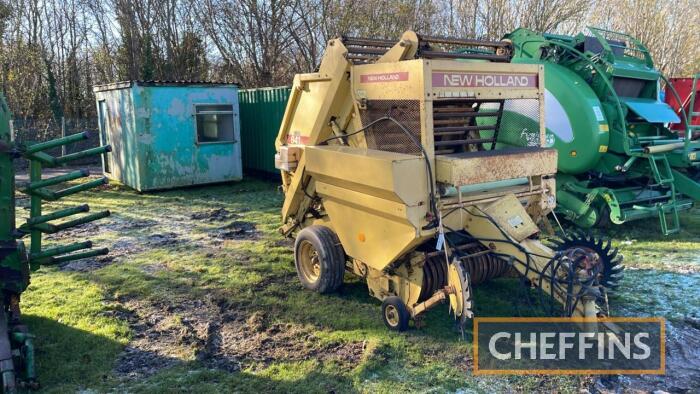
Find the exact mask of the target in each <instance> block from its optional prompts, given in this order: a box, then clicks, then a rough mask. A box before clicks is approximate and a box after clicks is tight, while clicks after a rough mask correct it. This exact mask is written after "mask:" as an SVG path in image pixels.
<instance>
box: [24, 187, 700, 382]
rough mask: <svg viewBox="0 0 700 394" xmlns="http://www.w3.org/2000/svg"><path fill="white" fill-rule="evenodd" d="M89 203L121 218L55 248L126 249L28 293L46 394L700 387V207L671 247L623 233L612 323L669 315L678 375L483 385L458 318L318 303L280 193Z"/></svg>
mask: <svg viewBox="0 0 700 394" xmlns="http://www.w3.org/2000/svg"><path fill="white" fill-rule="evenodd" d="M78 202H88V203H89V204H90V205H91V207H92V209H93V210H99V209H110V210H111V211H112V212H113V216H112V217H110V218H108V219H105V220H102V221H100V222H97V223H93V224H89V225H85V226H83V227H80V228H77V229H74V230H72V231H69V232H65V233H61V234H60V236H59V237H54V238H51V239H49V241H48V244H51V243H53V242H62V243H65V242H68V241H69V240H73V239H81V240H82V239H85V238H89V239H92V240H93V241H94V242H95V244H96V245H98V246H108V247H110V249H111V251H112V252H111V254H110V255H109V256H106V257H101V258H97V259H93V260H88V261H79V262H73V263H70V264H68V265H65V266H62V267H46V268H43V269H42V270H40V271H39V272H37V273H35V274H34V276H33V281H32V285H31V287H30V289H29V291H28V292H27V293H25V294H24V296H23V299H22V305H23V308H24V309H23V312H24V314H25V316H26V318H25V319H26V321H27V323H28V324H29V326H30V327H31V329H32V331H33V332H34V333H35V334H36V335H37V337H38V339H37V348H38V354H37V363H38V365H37V367H38V371H39V376H40V381H41V383H42V387H43V390H44V391H45V392H51V393H54V392H55V393H63V392H76V391H77V392H82V393H88V392H134V393H140V392H148V393H151V392H198V393H201V392H232V391H239V392H269V391H271V390H276V391H283V392H304V393H307V392H319V393H320V392H324V393H328V392H398V391H415V392H460V393H466V392H484V393H487V392H530V391H541V392H564V393H565V392H572V393H574V392H576V393H578V392H580V391H581V390H582V389H586V390H589V391H592V392H595V391H596V390H598V391H605V390H615V387H622V388H627V389H630V388H638V389H647V390H651V389H654V388H661V389H666V390H668V391H674V390H675V389H678V390H685V389H688V388H690V389H693V387H694V389H699V388H698V387H697V386H692V385H693V384H696V385H697V384H698V382H699V381H700V368H699V367H698V357H697V356H698V353H697V350H695V351H693V350H691V351H690V353H688V354H686V353H687V352H684V351H682V350H683V349H684V346H686V345H687V346H689V347H690V348H692V347H693V346H694V347H695V349H698V348H700V346H697V345H698V343H697V342H698V338H700V330H698V329H697V325H695V326H694V325H693V324H696V323H697V318H698V316H697V315H695V314H697V313H699V311H700V253H699V252H700V243H699V242H698V241H699V240H700V211H697V210H695V211H692V212H691V213H689V214H685V215H683V228H684V230H683V232H681V233H680V234H677V235H675V236H672V237H662V236H661V235H660V234H659V232H658V224H657V223H656V221H654V220H652V221H645V222H638V223H633V224H630V225H626V226H623V227H620V228H616V229H614V230H611V232H610V234H609V235H610V236H611V237H612V238H613V240H614V244H615V245H616V246H618V247H619V248H620V249H621V250H622V253H623V254H624V255H625V262H626V266H627V267H628V269H627V271H626V276H625V279H624V281H623V285H622V288H621V292H620V294H619V295H618V296H617V297H616V298H615V299H614V300H613V302H612V307H613V311H614V312H613V314H615V315H634V316H664V317H666V318H668V319H669V325H670V331H669V332H670V334H671V337H670V339H669V340H670V341H675V342H673V343H675V344H676V345H673V344H672V343H670V344H669V368H672V369H673V371H674V372H673V374H671V376H667V377H631V378H614V377H613V378H606V379H602V380H601V379H596V378H594V377H544V376H529V377H515V376H508V377H476V376H473V375H472V373H471V363H472V356H471V343H470V342H471V332H470V331H469V330H468V331H467V332H466V338H465V339H462V338H461V336H460V334H459V332H458V330H457V329H456V328H455V325H454V322H453V320H452V319H451V318H450V317H448V311H447V307H446V306H444V305H443V306H440V307H438V308H436V309H434V310H432V311H431V312H429V314H428V316H427V318H426V320H425V321H426V326H425V327H423V328H421V329H412V330H409V331H408V332H407V333H402V334H396V333H392V332H389V331H387V330H386V329H385V327H384V326H383V324H382V320H381V318H380V313H379V311H380V308H379V305H380V303H379V302H378V301H377V300H375V299H373V298H371V297H370V296H369V295H368V294H367V289H366V286H365V285H364V283H362V282H360V281H358V280H355V279H353V278H351V277H350V276H346V284H345V286H344V287H343V289H342V291H341V292H340V293H338V294H334V295H330V296H322V295H318V294H314V293H311V292H308V291H305V290H304V289H302V287H301V285H300V284H299V282H298V280H297V278H296V274H295V271H294V266H293V255H292V244H291V242H290V241H288V240H284V239H282V238H281V237H280V236H279V234H278V233H277V231H276V229H277V227H278V225H279V209H280V206H281V202H282V195H281V192H279V191H278V190H277V184H274V183H268V182H262V181H244V182H241V183H236V184H228V185H219V186H211V187H206V188H193V189H186V190H175V191H168V192H162V193H154V194H137V193H135V192H133V191H131V190H129V189H126V188H123V187H120V186H108V187H105V188H104V189H103V190H100V191H98V192H91V193H83V194H79V195H77V196H73V197H72V198H69V199H66V200H65V201H63V200H62V201H61V204H60V206H64V205H65V206H67V205H75V204H76V203H78ZM19 203H20V204H24V205H26V204H27V203H28V201H26V200H20V201H19ZM58 206H59V205H58V204H55V205H54V207H58ZM47 210H50V208H49V209H47ZM21 213H22V214H23V213H24V211H22V212H21ZM518 291H519V289H518V284H517V281H516V280H514V279H499V280H496V281H493V282H491V283H488V284H485V285H482V286H479V287H478V288H476V289H475V293H476V314H477V315H479V316H512V315H515V314H517V309H518V305H517V303H516V301H515V299H516V298H517V297H516V296H517V292H518ZM673 346H678V348H677V349H676V348H674V347H673ZM674 349H675V350H674ZM679 349H680V350H679ZM674 352H675V353H674ZM671 358H673V359H671ZM693 382H694V383H693ZM611 387H612V388H611ZM699 390H700V389H699Z"/></svg>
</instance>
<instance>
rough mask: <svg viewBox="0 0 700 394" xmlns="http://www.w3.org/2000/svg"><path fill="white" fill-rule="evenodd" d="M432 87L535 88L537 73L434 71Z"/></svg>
mask: <svg viewBox="0 0 700 394" xmlns="http://www.w3.org/2000/svg"><path fill="white" fill-rule="evenodd" d="M433 87H436V88H451V87H468V88H528V89H529V88H537V74H484V73H459V72H434V73H433Z"/></svg>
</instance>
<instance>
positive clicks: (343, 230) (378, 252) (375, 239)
mask: <svg viewBox="0 0 700 394" xmlns="http://www.w3.org/2000/svg"><path fill="white" fill-rule="evenodd" d="M323 206H324V208H325V209H326V213H327V214H328V217H330V219H331V222H332V223H333V229H334V230H335V232H336V233H337V234H338V238H340V243H341V244H342V245H343V248H344V249H345V253H347V254H348V255H349V256H352V257H354V258H356V259H358V260H361V261H362V262H364V263H365V264H367V265H368V266H369V267H371V268H374V269H376V270H383V269H384V268H386V267H387V266H388V265H389V264H390V263H391V262H393V261H394V260H396V259H397V258H398V257H400V256H402V255H403V254H404V253H406V252H408V251H410V250H411V249H413V248H415V247H416V246H418V245H419V244H421V243H422V242H423V240H424V239H426V238H421V237H420V236H419V230H418V229H416V228H415V227H414V226H413V225H411V224H410V223H409V222H408V221H406V220H404V221H401V220H398V219H397V218H396V217H391V216H388V215H386V214H385V213H382V214H380V213H379V212H378V211H376V210H369V209H367V207H361V206H358V205H357V204H354V203H352V202H349V201H347V200H341V199H336V198H325V199H324V201H323Z"/></svg>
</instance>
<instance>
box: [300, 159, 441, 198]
mask: <svg viewBox="0 0 700 394" xmlns="http://www.w3.org/2000/svg"><path fill="white" fill-rule="evenodd" d="M305 157H306V158H307V164H306V171H307V172H308V173H309V174H311V175H313V176H314V177H316V178H317V179H318V180H319V181H322V182H325V183H329V184H333V185H339V186H342V187H344V188H346V189H349V190H355V191H358V192H362V193H366V194H372V195H375V196H378V197H381V198H385V199H388V200H393V201H397V202H403V203H404V204H406V205H411V206H415V205H420V204H426V201H425V200H426V199H427V197H428V185H427V181H426V169H425V162H424V160H423V158H421V157H419V156H414V155H407V154H403V153H394V152H384V151H378V150H373V149H363V148H353V147H349V146H313V147H311V146H310V147H307V148H306V154H305Z"/></svg>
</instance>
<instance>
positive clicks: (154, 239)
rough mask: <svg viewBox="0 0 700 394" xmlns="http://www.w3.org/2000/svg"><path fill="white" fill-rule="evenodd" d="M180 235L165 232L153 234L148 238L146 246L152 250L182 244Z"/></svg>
mask: <svg viewBox="0 0 700 394" xmlns="http://www.w3.org/2000/svg"><path fill="white" fill-rule="evenodd" d="M180 242H181V241H180V239H179V236H178V234H176V233H173V232H165V233H160V234H151V235H149V236H147V237H146V241H145V244H146V246H149V247H151V248H154V247H155V248H159V247H163V246H171V245H175V244H177V243H180Z"/></svg>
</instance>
